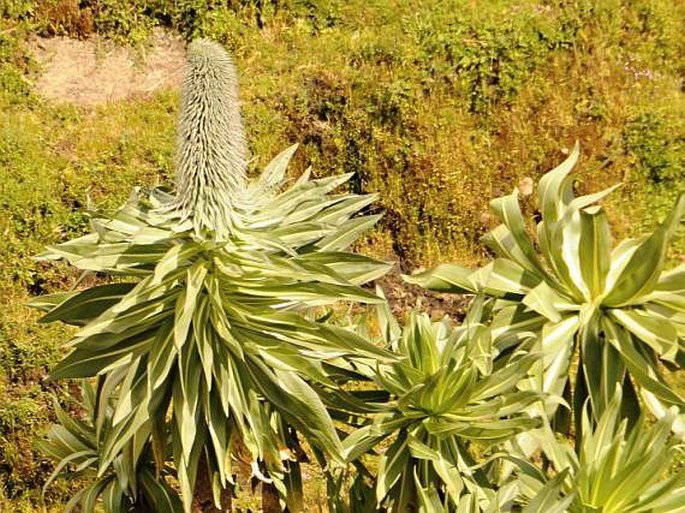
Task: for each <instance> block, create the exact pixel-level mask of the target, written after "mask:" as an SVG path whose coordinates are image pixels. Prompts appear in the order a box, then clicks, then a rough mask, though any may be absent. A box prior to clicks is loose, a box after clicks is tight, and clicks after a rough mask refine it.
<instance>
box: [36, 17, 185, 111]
mask: <svg viewBox="0 0 685 513" xmlns="http://www.w3.org/2000/svg"><path fill="white" fill-rule="evenodd" d="M29 45H30V49H31V51H32V53H33V55H34V57H35V58H36V60H37V61H38V63H39V64H40V65H41V68H42V73H41V74H40V76H39V77H38V79H37V80H36V82H35V88H36V91H37V92H38V93H39V94H40V95H41V96H44V97H45V98H48V99H51V100H55V101H57V102H65V103H73V104H77V105H86V106H90V105H97V104H101V103H107V102H114V101H119V100H126V99H131V98H140V97H146V96H149V95H150V94H152V93H154V92H155V91H159V90H164V89H170V88H176V87H178V86H179V84H180V82H181V80H182V78H183V69H184V64H185V45H184V43H183V41H182V40H181V39H180V38H178V37H176V36H174V35H172V34H170V33H169V32H166V31H163V30H161V29H156V30H155V31H154V32H153V34H152V35H151V37H150V39H149V41H148V43H147V44H146V46H145V47H144V48H125V47H121V46H117V45H115V44H114V43H112V42H110V41H105V40H103V39H101V38H98V37H93V38H89V39H86V40H76V39H70V38H67V37H52V38H42V37H34V38H32V39H31V40H30V41H29Z"/></svg>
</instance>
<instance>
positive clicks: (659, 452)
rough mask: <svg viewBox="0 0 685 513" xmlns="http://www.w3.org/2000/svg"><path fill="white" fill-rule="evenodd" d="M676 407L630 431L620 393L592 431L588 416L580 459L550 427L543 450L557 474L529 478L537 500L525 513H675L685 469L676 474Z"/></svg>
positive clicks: (683, 495)
mask: <svg viewBox="0 0 685 513" xmlns="http://www.w3.org/2000/svg"><path fill="white" fill-rule="evenodd" d="M677 413H678V412H677V409H676V408H675V407H672V408H671V409H669V411H668V412H667V413H666V414H665V415H663V416H662V417H661V418H660V419H659V420H658V421H657V422H656V423H652V422H646V421H645V419H644V417H643V416H641V417H640V418H639V420H638V422H637V424H636V425H635V426H634V428H633V429H632V430H630V431H628V420H627V419H625V418H622V416H621V389H620V388H618V389H617V390H616V395H615V396H614V398H613V399H612V400H611V401H610V403H609V404H608V405H607V408H606V409H605V411H604V413H603V414H602V416H601V417H600V419H599V421H598V422H597V423H596V425H594V426H593V422H592V421H591V418H590V416H589V415H588V411H587V409H584V410H583V418H582V429H583V433H584V436H583V441H582V443H581V445H580V447H579V450H578V453H577V454H576V452H574V450H573V449H572V447H571V446H570V445H568V444H566V443H564V442H561V441H559V440H557V439H556V438H555V436H554V433H553V432H552V430H551V429H550V428H549V426H547V427H546V429H544V430H543V431H542V433H543V434H542V435H541V437H542V438H543V443H542V447H543V450H544V452H545V455H546V456H547V458H548V460H549V461H550V463H551V465H552V467H553V469H554V470H555V471H556V472H557V474H556V476H555V477H554V478H552V479H549V480H546V478H545V476H544V475H540V476H534V475H533V474H530V475H528V476H527V477H525V478H523V479H522V480H525V481H527V483H528V487H527V490H526V493H527V494H532V495H534V497H535V498H534V499H533V500H532V501H531V502H530V503H529V504H528V506H527V508H526V509H524V513H528V512H530V513H534V512H538V511H549V512H552V513H557V512H558V513H566V512H568V513H591V512H595V511H602V512H603V513H637V512H646V511H649V512H651V513H672V512H675V511H682V508H683V504H685V469H683V468H682V466H680V468H676V469H674V459H675V458H676V456H678V454H679V453H680V458H682V451H683V448H682V446H681V445H679V444H678V442H677V441H676V440H675V439H674V438H673V437H672V436H671V426H672V424H673V422H674V421H675V420H676V418H677Z"/></svg>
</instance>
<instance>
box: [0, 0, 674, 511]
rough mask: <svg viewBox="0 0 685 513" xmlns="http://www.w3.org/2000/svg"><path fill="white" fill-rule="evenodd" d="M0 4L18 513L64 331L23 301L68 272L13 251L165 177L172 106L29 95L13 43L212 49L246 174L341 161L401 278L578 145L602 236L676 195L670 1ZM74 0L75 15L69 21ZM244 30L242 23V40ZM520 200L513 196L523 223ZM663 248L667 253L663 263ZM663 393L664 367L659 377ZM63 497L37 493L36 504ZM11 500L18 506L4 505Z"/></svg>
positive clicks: (468, 243)
mask: <svg viewBox="0 0 685 513" xmlns="http://www.w3.org/2000/svg"><path fill="white" fill-rule="evenodd" d="M235 4H236V5H237V6H238V7H235V8H234V9H228V8H220V7H215V8H213V9H212V8H209V7H207V5H208V4H207V2H200V1H198V0H184V1H182V2H175V3H173V5H172V3H171V2H169V3H166V2H164V1H163V0H155V1H150V2H139V3H137V4H136V5H138V6H139V7H137V8H136V9H130V8H129V7H128V6H129V5H130V4H129V3H128V2H123V0H121V1H119V0H109V1H107V2H105V1H95V0H91V1H88V2H80V3H79V2H75V1H70V0H63V1H57V0H43V1H37V2H34V1H30V0H10V1H9V2H5V3H4V4H3V7H0V14H2V21H0V112H1V114H0V197H1V198H2V212H3V215H2V216H0V234H2V243H0V261H2V262H3V265H2V266H1V267H0V391H2V393H3V399H4V401H3V404H2V405H1V406H0V510H2V511H32V510H33V509H32V508H34V507H35V506H36V505H37V504H38V496H39V494H40V487H41V485H42V483H43V482H44V481H45V479H46V477H47V475H48V474H49V471H50V465H49V464H48V463H47V462H45V461H43V460H41V458H40V457H39V455H38V454H37V453H36V452H35V451H34V450H33V448H32V444H33V440H34V439H35V437H37V436H40V433H41V430H42V429H44V426H45V425H46V424H47V423H48V422H49V421H50V419H51V415H52V414H51V406H50V399H49V396H50V394H53V393H54V394H56V395H57V396H58V397H59V398H61V399H64V398H65V397H66V396H68V395H69V394H70V388H69V385H68V384H59V385H57V384H54V383H48V382H46V381H45V380H44V377H45V375H46V374H47V372H48V369H49V368H51V366H52V365H53V364H54V362H55V361H56V360H57V359H58V358H59V357H60V355H61V354H62V349H61V344H62V343H63V342H64V340H65V339H66V338H67V336H68V333H67V330H65V329H63V328H58V327H54V326H43V325H40V324H38V323H37V322H36V321H37V316H36V315H35V314H33V313H31V312H29V311H28V310H27V309H26V308H25V307H24V306H23V303H24V302H25V301H26V300H27V299H29V298H30V297H31V296H32V295H34V294H38V293H43V292H52V291H56V290H64V289H65V288H67V287H69V286H71V285H73V284H74V283H75V280H76V279H77V275H76V274H74V272H73V271H71V270H69V269H68V268H66V267H64V266H59V265H57V266H54V265H46V264H43V263H40V264H39V263H37V262H35V261H33V260H32V259H31V257H32V255H35V254H36V253H38V252H40V251H41V248H42V247H43V246H44V245H45V244H50V243H55V242H58V241H63V240H66V239H67V238H70V237H73V236H74V235H76V234H79V233H82V232H83V231H84V230H86V229H87V218H86V217H85V216H84V213H83V208H84V207H85V205H86V203H87V201H88V199H87V198H88V197H90V200H91V201H92V202H93V204H94V205H95V206H96V207H98V208H102V209H105V210H111V209H113V208H116V206H117V205H119V204H121V203H122V202H123V201H124V200H125V198H126V197H127V196H128V194H129V192H130V190H131V188H132V187H133V186H134V185H143V186H144V185H153V184H157V183H162V184H170V179H171V177H172V172H173V145H174V139H175V126H174V125H175V120H176V114H177V100H178V98H177V95H176V93H174V92H170V93H162V94H158V95H157V96H155V97H153V98H151V99H147V100H140V101H132V102H122V103H116V104H111V105H107V106H102V107H98V108H94V109H93V108H81V107H75V106H58V105H54V104H51V103H49V102H47V101H45V100H42V99H40V98H38V97H36V96H35V94H34V93H33V92H32V88H31V81H32V79H33V78H34V77H35V73H37V66H36V65H35V63H33V62H32V61H31V59H30V58H29V57H28V56H27V54H26V50H25V39H26V38H27V37H28V36H29V35H30V34H34V33H42V34H55V33H56V34H70V35H72V36H74V37H84V36H87V35H88V34H89V33H90V32H93V31H95V32H99V33H101V34H104V35H106V36H109V37H112V38H114V39H116V40H118V41H124V42H128V43H132V44H144V38H145V36H146V35H147V34H148V33H149V31H150V29H151V28H152V27H153V26H154V25H164V26H167V27H170V28H172V29H175V30H177V31H178V32H180V33H181V34H182V35H184V37H186V38H191V37H194V36H201V35H204V36H209V37H212V38H214V39H217V40H219V41H221V42H222V43H224V44H225V45H227V46H228V47H229V49H230V50H231V51H232V52H233V53H234V55H235V57H236V62H237V65H238V68H239V70H240V72H241V84H242V93H241V94H242V98H243V100H244V115H245V122H246V126H247V130H248V134H249V141H250V148H251V152H252V154H253V156H254V157H255V161H254V162H255V163H254V165H255V166H256V167H258V166H259V167H260V166H263V165H264V164H265V163H266V162H268V161H269V159H270V158H271V157H272V156H274V155H275V154H276V153H277V152H278V151H279V150H281V149H283V148H285V147H286V146H288V145H289V144H292V143H293V142H299V143H300V144H301V146H300V150H299V152H298V154H297V156H296V158H295V162H294V164H293V166H292V169H291V172H292V175H293V176H296V175H298V174H299V173H301V172H302V171H303V170H304V168H305V167H306V166H307V165H310V164H311V165H312V166H313V168H314V174H315V175H317V176H324V175H330V174H334V173H339V172H348V171H355V172H356V173H357V175H356V177H355V178H354V179H353V181H352V185H351V187H353V188H354V189H355V190H359V191H364V192H378V193H379V195H380V197H379V201H378V204H377V206H376V207H374V208H376V209H377V210H378V211H380V212H383V213H384V218H383V220H382V222H381V224H380V226H379V228H378V229H377V230H376V231H375V232H373V233H372V234H370V235H369V237H368V239H367V241H366V242H365V244H362V247H360V249H361V250H362V251H366V252H371V253H375V254H377V255H380V256H384V257H388V258H392V259H395V260H397V261H399V262H400V264H401V266H402V267H403V269H404V270H407V271H408V270H411V269H413V268H415V267H418V266H421V265H430V264H433V263H436V262H438V261H447V260H460V261H462V262H466V263H471V264H475V263H479V262H482V261H483V260H484V259H486V258H487V257H488V255H487V254H485V253H483V250H482V249H481V246H480V244H479V243H478V239H479V237H480V236H481V235H482V234H483V233H484V232H485V231H486V230H487V228H488V227H489V226H488V224H489V219H488V216H487V215H486V213H487V208H488V201H489V200H490V199H491V198H493V197H495V196H497V195H500V194H504V193H508V192H509V191H510V190H511V189H512V188H513V187H514V186H516V185H517V184H518V183H519V181H520V180H521V179H523V178H524V177H531V178H533V179H534V180H537V178H538V177H540V176H541V175H542V174H543V173H544V172H545V171H547V170H549V169H551V168H552V167H553V166H554V165H556V164H557V163H558V162H560V161H561V160H562V159H563V156H564V155H563V153H562V149H563V148H570V147H571V146H572V145H573V143H574V141H575V140H579V141H580V144H581V148H582V152H583V156H582V159H581V163H580V165H579V170H580V172H579V173H578V184H577V185H578V188H579V190H580V191H581V192H586V191H590V190H593V191H594V190H599V189H600V188H603V187H606V186H608V185H610V184H613V183H615V182H617V181H622V182H623V184H624V185H623V187H622V188H621V189H619V191H617V192H616V193H614V195H613V196H612V198H611V199H610V200H609V201H608V208H609V213H610V217H611V219H612V220H613V221H614V224H615V225H616V226H617V229H618V232H619V233H618V235H619V236H623V235H630V234H633V235H634V234H638V233H640V232H641V231H643V230H646V229H649V228H650V227H651V226H653V225H654V223H655V222H657V221H658V220H659V219H660V218H661V217H663V215H664V214H665V212H666V211H667V209H668V208H669V206H670V205H671V204H672V202H673V200H674V198H675V196H676V195H677V193H678V192H682V191H683V190H685V147H684V138H685V126H684V124H685V121H684V120H685V116H683V114H685V99H684V97H683V93H682V80H683V76H684V74H685V60H684V59H683V57H682V56H683V55H684V54H685V52H684V51H685V35H684V34H683V33H682V30H681V27H682V25H683V22H685V5H680V4H679V3H677V2H676V3H673V2H670V1H667V0H637V1H633V2H619V1H616V0H579V1H576V2H567V1H561V0H559V1H548V2H534V1H529V0H522V1H519V2H508V1H490V2H469V1H466V0H463V1H451V2H439V1H437V0H436V1H434V2H430V3H429V4H427V3H426V2H418V1H415V2H398V1H393V0H374V1H373V2H367V1H361V0H352V1H348V2H343V1H320V0H310V1H303V0H302V1H296V0H292V1H290V2H287V1H286V2H281V7H280V8H279V9H275V8H274V6H273V4H271V3H270V2H264V4H265V6H264V8H263V9H262V10H261V11H260V10H259V9H257V7H255V5H256V4H254V3H252V2H248V1H244V2H236V3H235ZM79 5H80V6H81V7H82V8H81V9H79ZM260 25H261V28H260ZM532 204H533V203H532V201H530V202H529V203H528V205H527V209H528V212H527V213H528V214H532V213H533V212H532ZM684 253H685V239H681V240H680V241H679V242H677V243H676V245H675V247H674V250H673V257H674V260H675V259H677V258H678V257H680V256H682V255H683V254H684ZM673 379H674V380H675V381H676V382H677V383H678V384H679V387H680V389H681V390H685V381H683V380H684V378H683V374H682V373H679V374H677V375H675V376H673ZM65 494H68V486H67V485H66V484H64V483H62V484H60V485H58V486H56V487H54V488H52V489H51V490H50V492H49V494H48V504H51V503H53V502H55V501H57V502H59V500H60V499H61V498H63V497H64V496H65ZM22 508H23V509H22Z"/></svg>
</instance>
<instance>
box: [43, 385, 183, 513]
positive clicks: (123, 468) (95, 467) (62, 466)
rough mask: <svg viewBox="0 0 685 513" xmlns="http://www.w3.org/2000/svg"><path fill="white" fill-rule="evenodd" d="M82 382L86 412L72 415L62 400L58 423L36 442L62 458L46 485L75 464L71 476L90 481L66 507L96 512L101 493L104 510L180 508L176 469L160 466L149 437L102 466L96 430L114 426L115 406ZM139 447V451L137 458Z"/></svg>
mask: <svg viewBox="0 0 685 513" xmlns="http://www.w3.org/2000/svg"><path fill="white" fill-rule="evenodd" d="M82 385H83V386H82V391H83V402H82V403H81V404H80V407H81V409H82V410H83V411H84V412H85V414H86V418H84V419H82V418H72V417H70V416H69V414H68V413H67V412H66V411H64V410H63V409H62V407H61V406H60V405H59V404H55V412H56V414H57V420H58V421H59V424H55V425H53V426H52V427H51V428H50V429H49V430H48V433H47V438H46V439H45V440H41V441H39V442H38V447H39V449H40V450H41V451H42V452H43V453H45V454H46V455H48V456H49V457H50V458H52V459H53V460H55V461H56V462H58V464H57V466H56V467H55V470H54V471H53V473H52V474H51V475H50V477H49V478H48V479H47V481H46V482H45V486H44V488H43V489H45V488H47V487H48V486H50V484H51V483H52V482H53V481H54V479H55V478H56V477H57V476H58V475H60V474H62V473H66V471H68V470H69V469H68V468H67V467H71V468H72V469H73V470H72V471H70V472H68V474H69V476H70V477H71V478H79V479H83V480H85V481H87V482H88V481H89V482H90V484H89V485H88V486H86V487H85V488H83V489H82V490H80V491H79V492H77V493H76V494H75V495H74V496H73V497H72V498H71V500H69V502H68V503H67V504H66V506H65V508H64V511H65V513H70V512H71V511H80V512H82V513H93V512H95V511H97V510H96V506H97V504H98V500H99V499H100V498H101V499H102V503H103V506H104V509H105V511H108V512H112V513H138V512H141V511H146V512H149V513H169V512H173V511H180V510H181V502H180V500H179V498H178V495H177V494H176V492H175V491H174V490H173V488H172V487H171V486H170V485H169V483H168V481H167V476H169V475H172V474H173V469H172V468H170V467H169V466H165V467H164V468H162V469H159V468H156V466H155V460H154V457H153V454H152V445H151V443H150V442H149V441H139V443H141V442H142V443H143V447H142V450H140V451H138V450H137V449H136V448H135V447H133V444H134V442H131V443H129V444H127V446H126V447H124V449H123V450H122V451H121V454H120V455H119V456H118V457H117V458H116V459H115V460H114V461H112V463H111V464H110V465H109V466H108V467H107V469H106V470H105V471H104V472H99V469H100V464H99V463H100V462H99V459H100V455H101V454H102V447H101V444H102V437H101V436H98V434H100V433H106V432H107V431H108V430H109V429H111V428H112V416H113V413H114V412H113V411H112V409H111V408H110V407H109V406H105V407H96V402H97V397H96V392H95V389H94V387H93V386H91V384H90V383H88V382H83V383H82ZM138 452H139V454H140V456H139V457H138V459H137V460H134V455H135V454H137V453H138ZM79 507H80V509H79Z"/></svg>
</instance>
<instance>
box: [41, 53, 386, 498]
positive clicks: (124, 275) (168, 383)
mask: <svg viewBox="0 0 685 513" xmlns="http://www.w3.org/2000/svg"><path fill="white" fill-rule="evenodd" d="M188 53H189V66H188V72H187V77H186V80H185V83H184V88H183V96H182V102H181V115H180V121H179V129H178V134H179V135H178V155H177V163H176V192H175V193H174V194H171V193H168V192H165V191H163V190H161V189H153V190H150V191H144V190H139V189H136V190H135V191H134V192H133V194H132V196H131V198H130V200H129V201H128V203H127V204H126V205H124V206H123V207H122V208H121V209H120V210H118V211H117V212H116V213H114V214H113V215H108V214H105V213H101V212H93V213H92V215H91V218H92V226H93V233H90V234H88V235H85V236H83V237H79V238H77V239H75V240H71V241H68V242H65V243H62V244H58V245H55V246H51V247H49V248H48V250H47V252H46V253H45V254H44V255H43V256H42V258H44V259H49V260H56V259H64V260H66V261H67V262H69V263H70V264H72V265H73V266H75V267H76V268H78V269H81V270H82V271H85V272H90V273H98V274H100V275H106V276H110V277H112V281H111V282H110V283H106V284H100V285H96V286H93V287H91V288H88V289H85V290H75V291H71V292H67V293H60V294H55V295H52V296H47V297H40V298H37V299H36V301H35V302H34V303H33V304H34V306H36V307H38V308H41V309H42V310H44V311H46V312H47V315H46V316H45V317H44V318H43V321H44V322H52V321H62V322H66V323H69V324H73V325H76V326H79V327H80V329H79V331H78V332H76V334H75V335H74V337H73V339H72V340H71V341H70V342H69V345H68V347H69V353H68V354H67V355H66V357H65V358H64V359H63V360H62V361H61V362H60V363H59V364H58V365H57V367H56V368H55V369H54V370H53V372H52V374H51V377H52V379H65V378H91V377H96V378H97V394H96V410H97V411H96V418H97V419H104V418H105V417H104V416H103V415H102V414H101V413H100V412H101V411H102V410H103V409H105V408H111V410H112V415H111V422H109V423H106V422H104V420H97V421H96V423H95V428H96V433H97V437H98V439H99V440H100V444H99V446H98V450H99V453H98V472H97V474H98V475H99V476H102V475H104V473H105V472H107V469H109V468H110V466H111V465H112V464H113V463H114V462H115V461H117V458H120V455H121V454H122V451H124V450H128V449H127V448H132V450H133V451H134V452H133V454H132V460H133V462H134V463H135V462H137V461H138V460H140V458H142V457H143V456H144V454H143V451H144V448H145V447H146V443H147V441H149V442H150V445H151V448H152V451H153V454H154V457H155V460H156V464H157V466H158V468H159V469H162V468H164V467H165V466H166V465H167V459H168V457H169V455H168V454H167V451H166V448H167V447H168V446H170V447H171V454H170V458H171V460H172V461H173V468H174V469H175V475H176V478H177V480H178V484H179V486H180V491H181V496H182V500H183V507H184V510H185V511H189V510H190V509H191V505H192V497H193V490H194V489H195V487H196V481H197V479H198V475H199V474H203V475H204V474H207V475H208V476H209V483H210V484H211V488H212V492H213V494H212V495H213V499H214V504H215V506H216V507H219V506H220V502H221V497H222V490H224V489H226V488H229V487H230V486H231V481H232V475H233V473H234V468H233V465H235V463H236V461H244V462H245V463H247V464H249V465H250V466H251V468H252V474H253V476H255V477H257V478H259V479H261V480H263V481H265V482H273V484H274V485H275V486H276V488H278V490H279V492H280V495H281V497H282V498H283V499H284V500H285V501H286V502H287V504H288V506H289V508H290V510H291V511H298V510H301V490H300V486H301V485H300V483H301V481H300V478H299V475H298V472H299V466H298V461H297V458H296V457H295V455H296V454H297V453H298V452H300V451H299V446H298V440H297V436H296V433H300V434H302V435H304V436H305V437H306V438H307V440H308V441H309V443H310V444H311V446H312V447H313V448H314V449H315V450H316V451H317V452H318V453H319V454H320V455H321V456H322V458H325V459H326V460H327V461H330V462H335V461H341V460H342V451H343V448H342V445H341V442H340V440H339V438H338V435H337V433H336V429H335V427H334V425H333V422H332V420H331V418H330V416H329V413H328V411H327V409H326V407H325V406H324V403H323V402H322V400H321V399H320V397H319V394H318V392H320V391H324V390H327V389H329V388H335V387H336V386H337V384H336V379H337V376H338V375H340V374H341V373H342V374H343V375H344V374H345V373H349V372H350V371H353V370H354V366H355V363H354V362H355V361H362V362H363V361H373V360H376V359H379V358H380V359H385V358H387V357H388V353H386V352H385V351H384V350H382V349H379V348H377V347H376V346H374V345H373V344H371V343H369V342H368V341H366V340H365V339H364V338H362V337H360V336H358V335H356V334H355V333H354V332H352V331H351V330H347V329H343V328H341V327H336V326H334V325H330V324H325V323H323V322H318V321H317V320H316V319H315V318H314V317H313V316H312V315H303V311H309V310H311V308H312V307H320V306H322V305H329V304H332V303H334V302H336V301H340V300H345V301H360V302H370V303H373V302H377V301H379V299H378V297H377V296H375V295H374V294H373V293H371V292H369V291H366V290H364V289H362V288H360V287H359V285H361V284H363V283H365V282H367V281H369V280H372V279H374V278H377V277H379V276H381V275H382V274H384V273H385V272H386V271H387V269H388V265H387V264H385V263H383V262H379V261H376V260H373V259H371V258H368V257H365V256H361V255H356V254H353V253H350V252H349V251H348V250H347V248H348V247H349V246H350V244H351V243H352V242H353V241H354V240H355V239H357V237H358V236H359V235H360V234H361V233H362V232H363V231H364V230H366V229H367V228H369V227H371V226H372V225H373V224H374V223H375V222H376V221H377V216H366V217H354V215H355V214H356V213H357V212H359V211H360V209H362V208H364V207H365V206H367V205H369V204H370V203H371V202H372V201H373V200H374V197H373V196H362V195H354V194H335V193H334V192H333V191H334V190H335V189H336V188H337V187H338V186H340V185H342V184H344V183H345V182H346V181H347V180H348V179H349V178H350V175H343V176H338V177H331V178H324V179H317V180H311V179H310V175H309V172H308V171H307V172H306V173H305V174H304V175H303V176H302V177H300V178H299V179H298V180H297V181H296V183H295V184H294V185H293V186H292V187H291V188H290V189H288V190H287V191H285V192H280V188H281V186H282V184H283V182H284V179H285V171H286V167H287V165H288V162H289V160H290V158H291V156H292V155H293V153H294V151H295V147H291V148H289V149H287V150H285V151H284V152H283V153H281V154H280V155H278V156H277V157H276V158H275V159H274V160H273V161H272V162H271V163H270V164H269V165H268V166H267V167H266V169H265V170H264V172H263V173H262V174H261V176H260V177H259V178H258V179H256V180H252V181H250V180H248V178H247V175H246V170H247V156H246V150H245V138H244V135H243V129H242V124H241V121H240V113H239V107H238V96H237V94H238V93H237V80H236V78H235V71H234V68H233V65H232V63H231V61H230V59H229V57H228V56H227V54H226V52H225V51H224V50H223V49H222V48H221V47H219V46H218V45H216V44H214V43H211V42H208V41H196V42H194V43H192V44H191V45H190V46H189V50H188ZM340 393H342V392H340ZM105 424H106V425H107V426H108V427H107V429H105V428H104V426H105ZM129 478H130V479H135V475H133V476H130V477H129ZM136 489H137V488H136V487H135V486H133V487H132V486H128V487H127V488H125V490H131V491H135V490H136ZM224 507H225V506H224Z"/></svg>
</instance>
